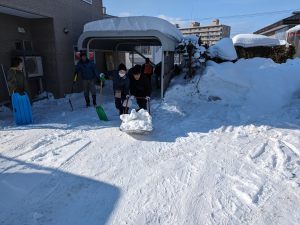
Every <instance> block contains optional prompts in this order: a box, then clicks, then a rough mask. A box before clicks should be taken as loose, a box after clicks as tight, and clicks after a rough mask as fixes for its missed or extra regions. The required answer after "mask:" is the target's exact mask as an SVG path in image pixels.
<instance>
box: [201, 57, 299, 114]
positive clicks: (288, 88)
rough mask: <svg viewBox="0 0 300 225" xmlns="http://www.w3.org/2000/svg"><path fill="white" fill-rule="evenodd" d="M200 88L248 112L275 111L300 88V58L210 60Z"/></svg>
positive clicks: (288, 100)
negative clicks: (284, 59) (234, 61)
mask: <svg viewBox="0 0 300 225" xmlns="http://www.w3.org/2000/svg"><path fill="white" fill-rule="evenodd" d="M200 89H201V90H202V91H204V92H205V94H206V95H207V96H219V97H220V98H221V99H222V100H223V101H224V102H226V103H229V104H232V105H240V106H242V108H241V110H242V111H243V112H244V113H246V114H248V115H259V114H260V115H261V114H265V113H271V112H275V111H276V110H277V109H279V108H280V107H282V106H284V105H286V104H288V103H289V102H290V101H291V99H292V97H293V94H294V93H296V92H297V91H298V90H299V89H300V59H295V60H289V61H288V62H287V63H285V64H276V63H274V62H273V61H272V60H271V59H263V58H254V59H248V60H245V59H241V60H239V61H238V62H236V63H235V64H234V63H231V62H228V63H223V64H220V65H219V64H216V63H214V62H209V63H208V67H207V73H206V74H205V75H204V77H203V80H202V82H201V87H200Z"/></svg>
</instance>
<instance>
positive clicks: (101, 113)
mask: <svg viewBox="0 0 300 225" xmlns="http://www.w3.org/2000/svg"><path fill="white" fill-rule="evenodd" d="M102 84H103V83H102V80H101V83H100V103H101V100H102V89H103V86H102ZM96 112H97V114H98V117H99V119H100V120H104V121H108V118H107V116H106V113H105V111H104V109H103V107H102V106H101V105H98V106H96Z"/></svg>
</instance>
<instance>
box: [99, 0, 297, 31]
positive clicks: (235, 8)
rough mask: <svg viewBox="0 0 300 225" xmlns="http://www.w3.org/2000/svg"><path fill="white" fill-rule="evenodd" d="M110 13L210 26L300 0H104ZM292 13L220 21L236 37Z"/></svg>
mask: <svg viewBox="0 0 300 225" xmlns="http://www.w3.org/2000/svg"><path fill="white" fill-rule="evenodd" d="M103 5H104V6H105V7H106V8H107V13H108V14H111V15H116V16H158V17H161V18H165V19H168V20H169V21H171V22H177V23H179V24H181V25H182V26H185V25H186V24H188V23H189V21H194V20H195V21H199V22H200V23H201V24H202V25H208V24H210V22H211V20H212V19H208V18H219V17H222V16H232V15H243V14H252V13H261V12H274V11H283V10H291V9H295V10H296V9H298V10H300V0H212V1H200V0H181V1H175V0H147V1H143V0H125V1H121V0H103ZM290 14H291V11H289V12H281V13H274V14H265V15H260V16H245V17H235V18H220V21H221V23H222V24H225V25H229V26H231V27H232V30H231V33H232V35H235V34H238V33H252V32H254V31H256V30H258V29H260V28H262V27H264V26H266V25H269V24H271V23H273V22H276V21H278V20H280V19H282V18H285V17H287V16H289V15H290Z"/></svg>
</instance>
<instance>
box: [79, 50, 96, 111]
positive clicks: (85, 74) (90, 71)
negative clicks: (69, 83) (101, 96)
mask: <svg viewBox="0 0 300 225" xmlns="http://www.w3.org/2000/svg"><path fill="white" fill-rule="evenodd" d="M75 74H78V75H80V76H81V78H82V81H83V93H84V98H85V101H86V107H89V106H90V97H89V95H90V92H91V93H92V98H93V105H94V106H96V104H97V102H96V84H95V82H96V78H97V75H98V72H97V69H96V66H95V64H94V62H92V61H90V60H89V59H88V58H87V57H86V53H85V52H81V53H80V61H79V62H78V63H77V65H76V69H75Z"/></svg>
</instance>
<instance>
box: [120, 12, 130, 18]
mask: <svg viewBox="0 0 300 225" xmlns="http://www.w3.org/2000/svg"><path fill="white" fill-rule="evenodd" d="M119 16H120V17H126V16H131V13H130V12H121V13H119Z"/></svg>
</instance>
